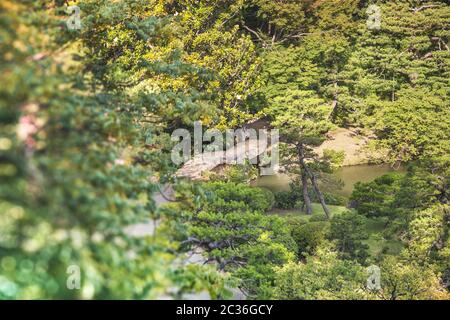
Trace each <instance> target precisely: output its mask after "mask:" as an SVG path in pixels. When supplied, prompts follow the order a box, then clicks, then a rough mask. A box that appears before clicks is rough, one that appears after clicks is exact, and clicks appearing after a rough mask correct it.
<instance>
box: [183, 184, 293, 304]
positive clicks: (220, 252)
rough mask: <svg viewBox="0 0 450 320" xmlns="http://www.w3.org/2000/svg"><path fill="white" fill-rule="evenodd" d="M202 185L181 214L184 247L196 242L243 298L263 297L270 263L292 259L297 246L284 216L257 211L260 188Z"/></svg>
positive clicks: (261, 195) (264, 205) (267, 288)
mask: <svg viewBox="0 0 450 320" xmlns="http://www.w3.org/2000/svg"><path fill="white" fill-rule="evenodd" d="M204 188H205V190H206V194H208V196H207V197H206V198H205V199H204V200H203V201H202V202H201V203H200V204H199V207H198V208H196V209H195V211H194V212H191V213H190V214H189V215H187V217H186V218H185V219H186V223H188V226H189V227H188V230H187V239H186V241H185V244H186V248H194V247H200V248H201V249H202V250H203V252H204V254H205V257H206V259H207V261H212V262H215V263H216V264H217V267H218V268H219V269H220V270H224V271H228V272H230V273H231V274H232V275H233V276H234V277H236V278H237V279H238V287H239V288H240V289H241V290H242V291H244V292H245V294H246V295H247V296H248V297H250V298H268V297H269V296H270V291H271V288H272V286H273V279H274V276H275V273H274V271H273V267H274V266H277V265H282V264H284V263H286V262H288V261H290V260H293V258H294V256H295V252H296V251H297V246H296V244H295V242H294V240H293V239H292V238H291V235H290V233H289V229H288V228H287V226H286V225H285V222H284V220H283V219H282V218H280V217H276V216H266V215H265V214H264V213H263V210H265V209H267V208H268V205H269V203H268V201H267V199H266V192H265V191H264V190H263V189H259V188H252V187H248V186H246V185H242V184H241V185H239V184H233V183H224V182H215V183H208V184H206V185H205V186H204ZM264 201H266V202H264Z"/></svg>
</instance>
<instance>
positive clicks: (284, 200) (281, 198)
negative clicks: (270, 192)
mask: <svg viewBox="0 0 450 320" xmlns="http://www.w3.org/2000/svg"><path fill="white" fill-rule="evenodd" d="M300 199H301V198H300V195H299V194H298V192H297V191H296V190H291V191H280V192H277V193H275V207H276V208H279V209H294V208H296V206H297V205H298V201H299V200H300Z"/></svg>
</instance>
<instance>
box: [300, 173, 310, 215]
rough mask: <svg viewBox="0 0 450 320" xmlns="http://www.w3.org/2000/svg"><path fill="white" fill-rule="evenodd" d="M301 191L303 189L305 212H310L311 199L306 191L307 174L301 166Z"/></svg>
mask: <svg viewBox="0 0 450 320" xmlns="http://www.w3.org/2000/svg"><path fill="white" fill-rule="evenodd" d="M302 191H303V207H304V208H306V214H312V207H311V199H310V198H309V193H308V176H307V175H306V171H305V170H304V169H303V168H302Z"/></svg>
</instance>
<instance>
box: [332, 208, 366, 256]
mask: <svg viewBox="0 0 450 320" xmlns="http://www.w3.org/2000/svg"><path fill="white" fill-rule="evenodd" d="M330 223H331V224H330V232H329V235H328V237H329V239H330V240H334V241H335V242H336V248H337V250H338V252H339V255H340V257H341V258H342V259H353V260H357V261H359V262H360V263H364V262H365V261H366V259H367V257H368V253H367V249H368V246H367V245H366V244H364V243H363V242H362V240H364V239H367V237H368V235H367V232H366V230H365V219H364V217H362V216H360V215H359V214H357V213H353V212H347V213H343V214H340V215H337V216H333V218H332V219H331V221H330Z"/></svg>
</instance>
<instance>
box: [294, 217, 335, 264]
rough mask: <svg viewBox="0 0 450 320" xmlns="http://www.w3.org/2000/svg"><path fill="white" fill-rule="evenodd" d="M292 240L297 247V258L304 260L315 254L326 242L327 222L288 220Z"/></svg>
mask: <svg viewBox="0 0 450 320" xmlns="http://www.w3.org/2000/svg"><path fill="white" fill-rule="evenodd" d="M289 225H290V228H291V234H292V238H293V239H294V240H295V242H296V243H297V246H298V257H301V258H304V257H307V256H310V255H314V254H315V253H316V249H317V248H318V247H319V246H321V245H322V244H323V243H324V241H325V240H326V237H327V233H328V228H329V225H330V224H329V222H328V221H311V219H310V221H309V222H306V223H304V222H302V221H301V220H294V219H292V220H290V221H289Z"/></svg>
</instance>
